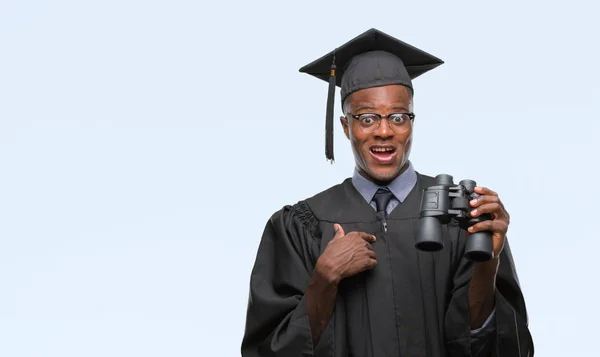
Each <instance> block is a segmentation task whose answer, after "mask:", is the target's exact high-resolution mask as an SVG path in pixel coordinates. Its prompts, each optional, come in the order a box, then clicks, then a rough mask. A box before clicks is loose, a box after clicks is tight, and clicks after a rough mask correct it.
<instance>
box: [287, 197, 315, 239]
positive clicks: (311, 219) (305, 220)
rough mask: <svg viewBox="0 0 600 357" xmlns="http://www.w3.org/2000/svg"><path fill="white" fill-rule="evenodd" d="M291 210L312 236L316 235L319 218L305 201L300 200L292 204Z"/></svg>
mask: <svg viewBox="0 0 600 357" xmlns="http://www.w3.org/2000/svg"><path fill="white" fill-rule="evenodd" d="M292 212H293V213H294V216H296V218H297V219H298V220H299V221H300V222H301V223H302V225H303V226H304V228H305V229H306V230H307V231H308V232H309V233H310V234H311V235H312V236H313V237H318V227H319V220H318V219H317V217H316V216H315V214H314V213H313V211H312V210H311V209H310V207H309V206H308V203H307V202H306V201H300V202H298V203H296V204H295V205H293V206H292Z"/></svg>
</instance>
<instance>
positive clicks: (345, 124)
mask: <svg viewBox="0 0 600 357" xmlns="http://www.w3.org/2000/svg"><path fill="white" fill-rule="evenodd" d="M340 123H342V128H343V129H344V134H346V138H347V139H348V140H350V128H349V127H348V118H346V117H345V116H341V117H340Z"/></svg>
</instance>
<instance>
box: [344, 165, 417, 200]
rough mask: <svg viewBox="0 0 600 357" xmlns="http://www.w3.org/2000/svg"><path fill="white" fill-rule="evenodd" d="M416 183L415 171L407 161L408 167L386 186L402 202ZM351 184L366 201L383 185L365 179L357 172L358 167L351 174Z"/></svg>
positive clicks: (371, 198)
mask: <svg viewBox="0 0 600 357" xmlns="http://www.w3.org/2000/svg"><path fill="white" fill-rule="evenodd" d="M416 183H417V173H416V172H415V169H414V167H413V165H412V163H411V162H410V161H409V162H408V168H407V169H406V170H404V172H403V173H402V174H400V175H399V176H398V177H396V178H395V179H394V180H393V181H392V182H390V184H389V185H387V186H386V187H387V188H389V190H390V191H392V193H393V194H394V196H395V197H396V199H398V201H400V202H404V200H405V199H406V197H407V196H408V194H409V193H410V191H412V189H413V187H415V184H416ZM352 184H353V185H354V187H355V188H356V190H358V192H359V193H360V194H361V196H363V197H364V199H365V200H366V201H367V202H368V203H370V202H371V201H372V200H373V196H374V195H375V192H377V190H378V189H379V188H382V187H383V186H378V185H376V184H375V183H373V182H371V181H369V180H367V179H366V178H365V177H363V176H362V175H361V174H360V173H359V172H358V169H356V168H355V169H354V175H353V176H352Z"/></svg>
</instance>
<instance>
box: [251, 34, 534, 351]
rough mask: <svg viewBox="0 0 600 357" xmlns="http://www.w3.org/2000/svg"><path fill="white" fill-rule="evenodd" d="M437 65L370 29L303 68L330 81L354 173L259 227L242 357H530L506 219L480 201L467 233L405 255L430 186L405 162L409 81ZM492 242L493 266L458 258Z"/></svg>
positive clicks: (484, 192)
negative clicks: (468, 247) (482, 235)
mask: <svg viewBox="0 0 600 357" xmlns="http://www.w3.org/2000/svg"><path fill="white" fill-rule="evenodd" d="M442 63H443V62H442V61H441V60H439V59H438V58H436V57H434V56H431V55H429V54H427V53H425V52H423V51H421V50H419V49H416V48H414V47H412V46H410V45H407V44H405V43H403V42H401V41H399V40H397V39H395V38H393V37H391V36H389V35H387V34H384V33H382V32H380V31H378V30H375V29H371V30H369V31H367V32H365V33H363V34H361V35H359V36H358V37H356V38H354V39H353V40H351V41H349V42H348V43H346V44H345V45H343V46H341V47H339V48H337V49H336V50H335V51H332V52H331V53H329V54H327V55H325V56H323V57H321V58H320V59H318V60H316V61H314V62H313V63H311V64H309V65H307V66H305V67H303V68H302V69H301V72H305V73H309V74H311V75H313V76H315V77H317V78H320V79H323V80H325V81H328V82H329V84H330V87H329V88H330V92H329V98H328V106H327V125H326V130H327V133H326V134H327V136H326V138H327V139H326V156H327V158H328V159H333V145H332V142H333V139H332V125H333V124H332V122H333V118H332V115H333V100H332V98H333V93H334V89H335V86H336V85H337V86H340V87H341V95H342V109H343V114H344V115H343V116H342V118H341V125H342V127H343V130H344V133H345V134H346V137H347V138H348V140H350V142H351V144H352V150H353V153H354V157H355V161H356V169H355V172H354V175H353V177H352V178H349V179H347V180H345V181H344V182H342V183H341V184H339V185H336V186H334V187H331V188H330V189H328V190H326V191H324V192H321V193H319V194H317V195H315V196H313V197H311V198H308V199H306V200H303V201H300V202H299V203H297V204H295V205H293V206H286V207H284V208H283V209H281V210H280V211H278V212H276V213H275V214H274V215H273V216H272V217H271V219H270V220H269V221H268V223H267V226H266V229H265V231H264V234H263V236H262V240H261V243H260V246H259V249H258V253H257V257H256V263H255V265H254V268H253V270H252V276H251V281H250V297H249V303H248V312H247V320H246V331H245V334H244V338H243V342H242V356H244V357H258V356H286V357H293V356H318V357H343V356H360V357H391V356H404V357H416V356H428V357H438V356H453V357H458V356H492V355H494V356H501V357H517V356H522V357H525V356H533V341H532V339H531V335H530V333H529V330H528V326H527V324H528V321H527V312H526V308H525V302H524V299H523V296H522V293H521V290H520V287H519V282H518V278H517V275H516V271H515V269H514V263H513V259H512V256H511V253H510V250H509V246H508V242H507V241H506V232H507V229H508V225H509V214H508V212H506V210H505V208H504V206H503V204H502V202H501V201H500V199H499V198H498V195H497V194H496V193H495V192H493V191H492V190H490V189H487V188H476V193H478V194H479V195H480V197H479V198H478V199H477V200H476V201H472V202H471V203H470V205H471V207H470V209H472V211H471V213H470V214H471V216H473V217H480V216H481V215H483V214H488V215H490V216H489V217H490V218H491V219H488V220H485V221H483V222H481V223H478V224H476V225H474V226H473V227H472V228H470V229H469V232H466V231H463V230H462V229H461V228H460V227H459V226H458V225H457V224H454V223H450V224H445V225H443V226H442V227H443V229H442V232H443V239H444V248H443V249H441V250H439V251H436V252H426V251H421V250H419V249H416V248H415V236H416V234H417V232H418V230H419V214H420V208H421V197H422V193H423V190H424V189H425V188H426V187H429V186H432V185H434V184H435V180H434V178H432V177H429V176H425V175H422V174H420V173H418V172H416V171H415V169H414V168H413V165H412V163H411V162H410V161H409V153H410V148H411V142H412V123H413V121H414V119H415V116H414V113H413V101H412V97H413V86H412V80H413V79H414V78H416V77H417V76H419V75H421V74H422V73H425V72H427V71H429V70H430V69H433V68H435V67H437V66H439V65H440V64H442ZM482 231H491V233H492V240H493V257H492V258H491V259H488V260H486V261H481V262H475V261H472V260H468V259H466V258H465V256H464V253H465V244H466V241H467V239H468V237H469V234H471V233H475V232H482Z"/></svg>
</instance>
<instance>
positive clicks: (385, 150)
mask: <svg viewBox="0 0 600 357" xmlns="http://www.w3.org/2000/svg"><path fill="white" fill-rule="evenodd" d="M371 150H373V151H375V152H390V151H394V148H373V149H371Z"/></svg>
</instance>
